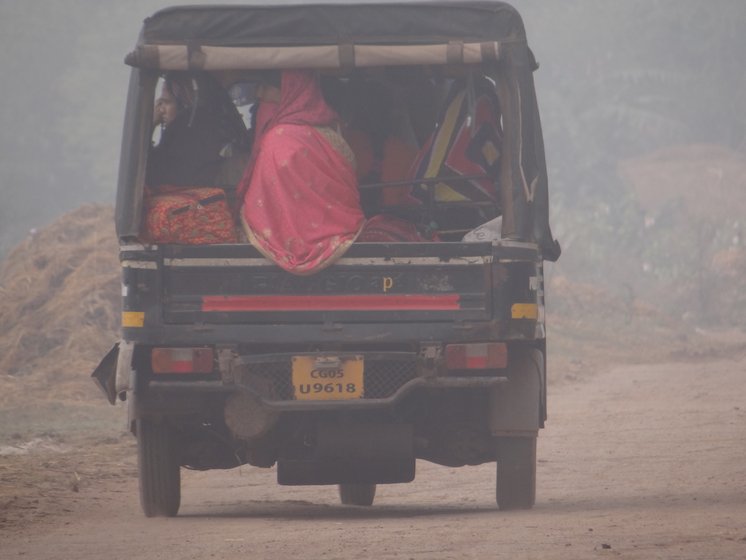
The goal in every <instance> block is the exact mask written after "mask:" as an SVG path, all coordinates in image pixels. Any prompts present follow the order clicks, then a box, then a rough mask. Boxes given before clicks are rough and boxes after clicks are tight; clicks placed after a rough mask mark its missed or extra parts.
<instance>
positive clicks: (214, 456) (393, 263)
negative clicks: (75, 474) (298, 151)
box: [94, 1, 559, 516]
mask: <svg viewBox="0 0 746 560" xmlns="http://www.w3.org/2000/svg"><path fill="white" fill-rule="evenodd" d="M474 45H476V47H473V46H474ZM412 47H415V49H414V50H412ZM419 47H423V48H422V49H420V48H419ZM366 49H367V50H366ZM298 53H300V55H299V54H298ZM330 53H331V54H330ZM474 53H478V54H479V56H477V54H474ZM441 55H442V56H441ZM285 56H287V57H288V59H287V60H291V61H292V63H291V62H284V61H285V58H283V57H285ZM299 56H300V57H299ZM330 57H331V58H330ZM438 57H440V58H438ZM366 60H371V61H372V62H370V63H368V64H370V67H364V65H365V64H366V62H365V61H366ZM278 61H279V62H278ZM330 61H331V62H330ZM335 61H336V62H335ZM127 63H128V64H130V65H132V66H133V70H132V78H131V82H130V91H129V97H128V102H127V103H128V105H127V111H126V116H125V124H124V133H123V143H122V156H121V163H120V174H119V186H118V193H117V210H116V220H117V224H116V226H117V233H118V237H119V240H120V260H121V265H122V295H123V311H122V337H121V340H120V341H119V342H118V343H117V345H115V347H114V349H113V350H112V352H111V353H110V354H109V355H107V357H106V358H105V359H104V360H103V361H102V363H101V365H100V366H99V368H98V369H97V370H96V371H95V372H94V377H95V378H96V380H97V381H98V382H99V384H100V385H101V386H102V388H103V389H104V391H105V392H106V394H107V396H108V397H109V399H110V401H111V402H112V403H114V402H115V401H116V400H117V399H120V400H126V401H127V403H128V407H129V422H130V424H129V425H130V428H131V429H132V431H133V433H135V435H136V436H137V438H138V453H139V468H140V487H141V501H142V505H143V509H144V511H145V513H146V515H149V516H150V515H175V514H176V513H177V511H178V507H179V499H180V476H179V470H180V468H181V467H188V468H195V469H214V468H232V467H235V466H238V465H240V464H251V465H255V466H258V467H273V466H276V468H277V477H278V482H279V483H280V484H289V485H293V484H296V485H298V484H335V485H339V491H340V496H341V499H342V502H343V503H345V504H357V505H370V504H371V503H372V502H373V496H374V494H375V485H376V484H383V483H399V482H408V481H411V480H413V479H414V476H415V464H416V463H415V461H416V459H425V460H429V461H432V462H435V463H438V464H442V465H448V466H462V465H475V464H480V463H485V462H497V465H498V467H497V493H496V498H497V502H498V505H499V506H500V507H501V508H503V509H514V508H528V507H531V506H532V505H533V503H534V499H535V465H536V437H537V434H538V431H539V429H540V428H542V427H543V426H544V421H545V419H546V374H545V363H546V351H545V350H546V343H545V341H546V330H545V324H544V282H543V262H544V261H545V260H555V259H556V258H557V257H558V256H559V246H558V244H557V243H556V241H555V240H554V239H553V238H552V235H551V231H550V228H549V223H548V192H547V177H546V168H545V163H544V153H543V144H542V139H541V128H540V124H539V116H538V111H537V104H536V99H535V95H534V89H533V79H532V72H533V71H534V70H535V69H536V64H535V62H534V59H533V55H532V54H531V51H530V50H529V48H528V46H527V44H526V39H525V33H524V30H523V25H522V22H521V19H520V17H519V15H518V14H517V12H516V11H515V10H514V9H513V8H512V7H510V6H509V5H507V4H505V3H503V2H495V1H488V2H398V3H392V2H365V3H356V2H344V3H341V2H325V3H323V4H308V3H288V4H285V3H279V4H278V3H272V4H258V3H255V4H247V5H241V6H211V7H208V6H187V7H174V8H169V9H166V10H163V11H160V12H158V13H156V14H155V15H154V16H152V17H150V18H148V19H146V20H145V23H144V26H143V31H142V33H141V35H140V38H139V40H138V43H137V45H136V49H135V50H134V51H133V53H131V54H130V55H128V57H127ZM290 64H292V65H293V67H312V68H316V69H318V70H319V71H320V72H322V73H324V72H326V73H331V74H333V75H335V76H341V77H344V76H346V75H349V74H350V73H353V72H360V71H363V72H364V71H369V69H370V68H382V67H384V68H386V67H394V66H400V67H403V68H407V67H412V68H414V67H417V68H427V69H428V70H429V71H432V72H433V75H435V76H443V77H448V76H450V75H462V74H463V73H464V72H475V71H476V72H479V73H480V75H482V76H486V77H488V78H489V79H490V80H491V82H492V83H494V84H495V90H496V94H497V96H498V98H499V100H500V108H501V112H502V127H503V132H504V143H503V146H502V153H501V156H500V157H501V160H500V176H499V178H496V181H497V182H498V183H499V192H500V197H499V200H498V201H495V203H494V204H493V207H491V208H489V209H487V213H486V214H482V215H486V216H488V217H495V216H501V217H502V224H501V232H500V235H499V238H498V239H491V240H489V241H482V242H464V241H462V240H461V235H459V237H458V238H456V237H454V236H450V237H449V235H448V233H444V234H443V235H442V238H443V239H444V240H442V241H437V242H427V243H425V242H423V243H411V242H410V243H355V244H353V245H352V246H351V248H350V249H349V250H348V251H347V252H346V253H345V254H344V256H343V257H342V258H341V259H340V260H339V261H337V262H336V263H335V264H333V265H332V266H330V267H328V268H326V269H325V270H323V271H321V272H319V273H317V274H314V275H311V276H296V275H293V274H291V273H288V272H285V271H283V270H282V269H280V268H279V267H277V266H276V265H274V264H273V263H272V262H271V261H269V260H267V259H265V258H264V257H263V256H262V255H261V254H260V253H259V252H258V251H257V250H256V249H255V248H253V247H252V246H251V245H249V244H247V243H237V244H224V245H152V244H147V243H144V242H142V241H141V240H140V237H139V232H140V229H141V219H142V201H143V189H144V184H143V183H144V169H145V162H146V161H147V154H148V149H149V146H150V126H151V125H150V123H151V122H152V104H153V97H154V91H155V88H156V83H157V80H158V77H159V75H160V73H161V72H163V71H164V70H184V71H194V72H224V71H242V70H248V71H253V70H258V69H259V70H261V69H266V68H282V67H283V65H285V66H287V65H290ZM335 64H336V65H335ZM435 124H436V123H433V125H434V126H435ZM232 186H233V187H235V185H232ZM226 187H227V188H230V187H231V185H226ZM445 225H446V226H447V224H445ZM478 225H479V223H475V224H473V227H476V226H478ZM446 229H447V228H446Z"/></svg>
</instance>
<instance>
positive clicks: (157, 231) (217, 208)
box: [143, 187, 238, 245]
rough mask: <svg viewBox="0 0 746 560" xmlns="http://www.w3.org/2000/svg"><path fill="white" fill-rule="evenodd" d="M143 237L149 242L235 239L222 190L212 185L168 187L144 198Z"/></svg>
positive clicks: (195, 241)
mask: <svg viewBox="0 0 746 560" xmlns="http://www.w3.org/2000/svg"><path fill="white" fill-rule="evenodd" d="M143 228H144V237H145V239H146V240H147V241H149V242H151V243H175V244H182V245H208V244H214V243H236V242H237V240H238V238H237V235H236V227H235V223H234V221H233V216H232V214H231V211H230V209H229V207H228V201H227V200H226V196H225V191H224V190H223V189H219V188H216V187H195V188H187V189H184V188H168V187H161V188H160V189H159V190H158V191H157V193H156V194H152V195H149V196H147V197H146V198H145V220H144V224H143Z"/></svg>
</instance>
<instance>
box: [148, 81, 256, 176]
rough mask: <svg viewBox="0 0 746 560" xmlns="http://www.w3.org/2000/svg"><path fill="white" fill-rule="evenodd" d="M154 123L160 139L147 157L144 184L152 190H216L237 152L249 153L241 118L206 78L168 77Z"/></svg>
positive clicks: (220, 91) (225, 94) (216, 85)
mask: <svg viewBox="0 0 746 560" xmlns="http://www.w3.org/2000/svg"><path fill="white" fill-rule="evenodd" d="M153 120H154V123H153V124H154V125H156V126H157V125H160V126H161V138H160V141H159V142H158V144H157V145H155V146H153V147H152V148H151V150H150V153H149V155H148V163H147V169H146V175H145V183H146V185H148V186H149V187H151V188H153V187H158V186H160V185H172V186H214V185H215V184H216V178H217V177H218V175H219V173H220V171H221V166H222V165H223V163H224V161H225V159H226V158H227V157H229V156H231V155H232V152H233V150H245V151H248V133H247V132H246V128H245V127H244V126H243V123H242V122H241V116H240V114H239V113H238V111H237V110H236V107H235V106H234V105H233V102H232V101H231V99H230V97H229V96H228V94H227V92H225V90H223V89H222V88H221V87H220V85H219V84H217V82H215V81H214V80H213V79H212V78H211V77H210V76H209V75H207V74H200V75H198V76H196V77H192V76H190V75H188V74H179V73H169V74H167V75H166V77H165V80H164V82H163V89H162V92H161V96H160V97H159V98H158V100H157V101H156V106H155V110H154V112H153Z"/></svg>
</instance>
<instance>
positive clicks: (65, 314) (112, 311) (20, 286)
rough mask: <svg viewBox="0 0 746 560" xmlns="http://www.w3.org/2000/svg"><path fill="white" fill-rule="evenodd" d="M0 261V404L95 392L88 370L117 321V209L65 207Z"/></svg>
mask: <svg viewBox="0 0 746 560" xmlns="http://www.w3.org/2000/svg"><path fill="white" fill-rule="evenodd" d="M0 264H1V266H0V404H2V403H6V404H7V403H12V402H13V401H14V400H15V399H16V398H17V397H19V396H22V397H45V396H46V397H54V398H56V399H61V400H82V399H90V398H91V396H92V395H97V390H96V388H95V386H94V384H93V382H92V381H91V380H90V379H89V375H90V373H91V371H92V370H93V368H94V367H95V366H96V364H97V363H98V360H100V359H101V357H103V355H104V353H105V352H106V350H107V349H108V348H109V347H110V346H111V344H112V343H113V342H114V341H115V340H116V339H117V337H118V330H119V323H120V319H119V309H120V299H121V289H120V280H119V263H118V248H117V243H116V236H115V233H114V217H113V210H112V209H111V208H110V207H108V206H99V205H86V206H83V207H81V208H79V209H77V210H75V211H73V212H71V213H69V214H66V215H64V216H62V217H61V218H59V219H58V220H57V221H56V222H54V223H53V224H52V225H50V226H49V227H47V228H45V229H42V230H40V231H37V232H33V231H32V232H30V233H29V237H28V238H27V239H26V240H25V241H23V242H22V243H21V244H19V245H18V246H17V247H16V248H15V249H14V250H13V251H12V252H11V254H10V255H9V256H8V257H7V258H6V259H5V260H4V261H3V262H2V263H0ZM16 402H17V401H16Z"/></svg>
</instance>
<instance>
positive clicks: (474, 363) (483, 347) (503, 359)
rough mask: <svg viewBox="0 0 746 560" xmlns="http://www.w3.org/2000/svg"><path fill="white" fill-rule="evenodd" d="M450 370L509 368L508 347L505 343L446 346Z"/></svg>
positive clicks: (447, 363)
mask: <svg viewBox="0 0 746 560" xmlns="http://www.w3.org/2000/svg"><path fill="white" fill-rule="evenodd" d="M446 366H447V367H448V369H499V368H504V367H507V366H508V347H507V345H506V344H505V343H504V342H479V343H473V344H448V345H446Z"/></svg>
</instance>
